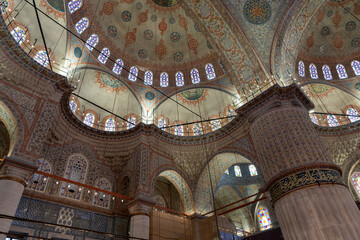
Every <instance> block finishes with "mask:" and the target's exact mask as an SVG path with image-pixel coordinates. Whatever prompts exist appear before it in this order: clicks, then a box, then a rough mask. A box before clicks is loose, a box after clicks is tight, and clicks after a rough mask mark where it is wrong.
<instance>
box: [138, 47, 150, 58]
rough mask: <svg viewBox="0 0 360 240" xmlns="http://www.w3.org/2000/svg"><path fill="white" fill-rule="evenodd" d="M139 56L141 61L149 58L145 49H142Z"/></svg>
mask: <svg viewBox="0 0 360 240" xmlns="http://www.w3.org/2000/svg"><path fill="white" fill-rule="evenodd" d="M138 55H139V58H141V59H146V58H147V57H148V56H149V54H148V52H147V51H146V50H145V49H140V50H139V52H138Z"/></svg>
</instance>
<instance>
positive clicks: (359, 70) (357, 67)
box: [351, 60, 360, 76]
mask: <svg viewBox="0 0 360 240" xmlns="http://www.w3.org/2000/svg"><path fill="white" fill-rule="evenodd" d="M351 67H352V69H353V71H354V73H355V75H356V76H360V62H359V61H357V60H354V61H352V62H351Z"/></svg>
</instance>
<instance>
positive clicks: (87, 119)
mask: <svg viewBox="0 0 360 240" xmlns="http://www.w3.org/2000/svg"><path fill="white" fill-rule="evenodd" d="M94 122H95V116H94V114H92V113H88V114H86V115H85V118H84V123H85V124H86V125H88V126H89V127H92V126H93V125H94Z"/></svg>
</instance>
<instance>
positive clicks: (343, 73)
mask: <svg viewBox="0 0 360 240" xmlns="http://www.w3.org/2000/svg"><path fill="white" fill-rule="evenodd" d="M336 71H337V72H338V75H339V78H340V79H345V78H348V75H347V72H346V69H345V67H344V65H342V64H338V65H336Z"/></svg>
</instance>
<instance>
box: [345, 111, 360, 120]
mask: <svg viewBox="0 0 360 240" xmlns="http://www.w3.org/2000/svg"><path fill="white" fill-rule="evenodd" d="M346 115H348V118H349V120H350V122H356V121H359V120H360V117H359V112H358V111H357V110H356V109H355V108H349V109H348V110H346Z"/></svg>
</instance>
